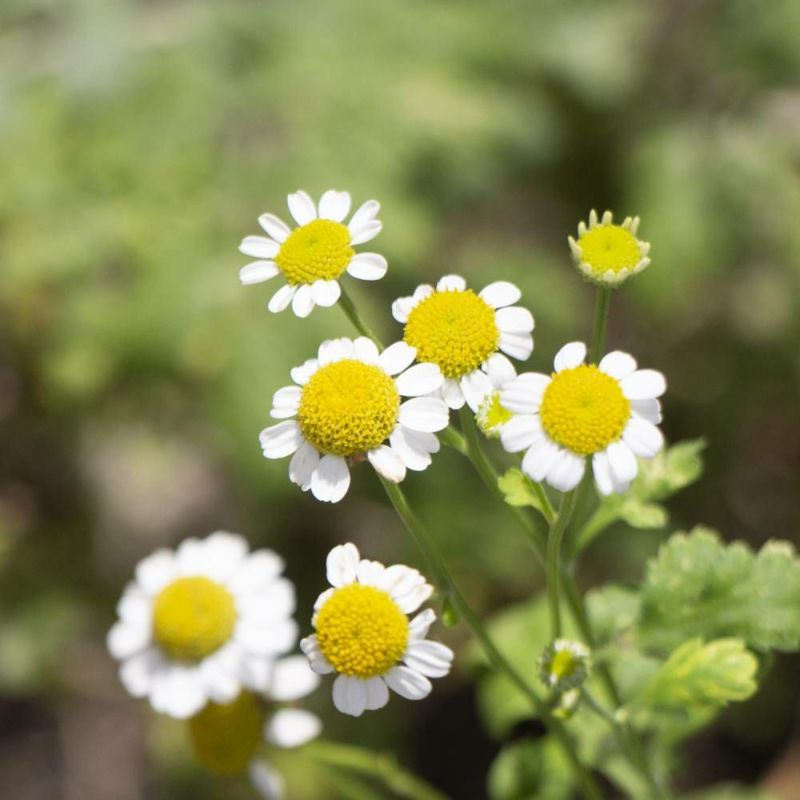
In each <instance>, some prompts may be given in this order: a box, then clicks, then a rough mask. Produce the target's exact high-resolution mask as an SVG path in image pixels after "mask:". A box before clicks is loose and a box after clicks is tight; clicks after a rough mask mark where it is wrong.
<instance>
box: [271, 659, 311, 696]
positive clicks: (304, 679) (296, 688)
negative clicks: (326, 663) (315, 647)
mask: <svg viewBox="0 0 800 800" xmlns="http://www.w3.org/2000/svg"><path fill="white" fill-rule="evenodd" d="M317 686H319V676H318V675H317V673H316V672H314V671H313V670H312V669H311V667H309V665H308V660H307V659H306V657H305V656H289V657H288V658H281V659H279V660H278V661H276V662H275V666H274V668H273V671H272V681H271V683H270V687H269V696H270V699H271V700H275V701H276V702H279V703H288V702H290V701H292V700H299V699H300V698H301V697H306V696H307V695H309V694H311V692H313V691H314V689H316V688H317Z"/></svg>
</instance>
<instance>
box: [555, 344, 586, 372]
mask: <svg viewBox="0 0 800 800" xmlns="http://www.w3.org/2000/svg"><path fill="white" fill-rule="evenodd" d="M585 358H586V345H585V344H584V343H583V342H569V344H565V345H564V346H563V347H562V348H561V349H560V350H559V351H558V352H557V353H556V357H555V359H553V366H554V367H555V370H556V372H561V370H564V369H574V368H575V367H579V366H580V365H581V364H583V362H584V359H585Z"/></svg>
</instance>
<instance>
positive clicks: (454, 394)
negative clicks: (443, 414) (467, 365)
mask: <svg viewBox="0 0 800 800" xmlns="http://www.w3.org/2000/svg"><path fill="white" fill-rule="evenodd" d="M442 397H443V398H444V402H445V403H446V404H447V407H448V408H452V409H453V410H454V411H458V409H459V408H463V407H464V403H466V399H465V397H464V392H462V391H461V384H460V383H459V382H458V381H456V380H453V379H452V378H445V381H444V383H443V384H442Z"/></svg>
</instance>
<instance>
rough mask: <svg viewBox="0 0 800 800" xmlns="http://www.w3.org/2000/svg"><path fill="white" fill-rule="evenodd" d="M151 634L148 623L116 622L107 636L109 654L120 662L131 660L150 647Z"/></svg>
mask: <svg viewBox="0 0 800 800" xmlns="http://www.w3.org/2000/svg"><path fill="white" fill-rule="evenodd" d="M150 634H151V629H150V625H149V624H148V623H145V624H139V625H135V624H133V623H129V622H122V621H119V622H116V623H115V624H114V626H113V627H112V628H111V630H110V631H109V632H108V636H106V645H107V647H108V652H109V653H111V656H112V657H113V658H116V659H117V660H118V661H121V660H122V659H125V658H130V657H131V656H133V655H136V654H137V653H140V652H141V651H142V650H144V649H145V648H146V647H148V646H149V644H150Z"/></svg>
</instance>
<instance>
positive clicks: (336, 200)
mask: <svg viewBox="0 0 800 800" xmlns="http://www.w3.org/2000/svg"><path fill="white" fill-rule="evenodd" d="M350 202H351V201H350V194H349V193H348V192H337V191H336V190H335V189H328V191H327V192H325V194H323V195H322V199H321V200H320V201H319V216H320V219H332V220H333V221H334V222H341V221H342V220H343V219H344V218H345V217H346V216H347V215H348V214H349V213H350Z"/></svg>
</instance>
